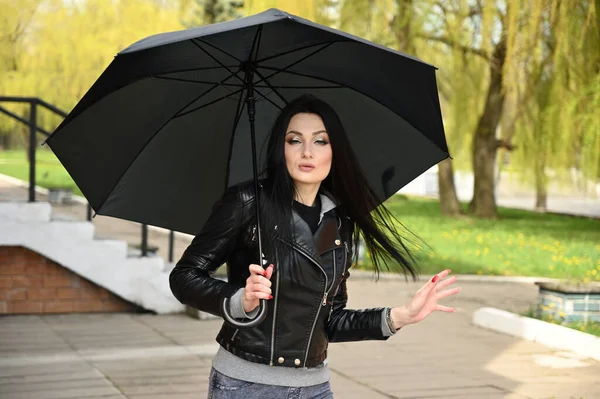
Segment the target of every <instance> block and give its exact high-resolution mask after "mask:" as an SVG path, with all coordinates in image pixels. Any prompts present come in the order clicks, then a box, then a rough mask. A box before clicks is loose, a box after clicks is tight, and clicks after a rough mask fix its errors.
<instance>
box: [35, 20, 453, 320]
mask: <svg viewBox="0 0 600 399" xmlns="http://www.w3.org/2000/svg"><path fill="white" fill-rule="evenodd" d="M435 70H436V68H435V67H434V66H432V65H429V64H426V63H424V62H422V61H420V60H418V59H416V58H414V57H410V56H407V55H405V54H401V53H399V52H397V51H394V50H391V49H389V48H386V47H383V46H381V45H378V44H374V43H371V42H369V41H367V40H363V39H361V38H358V37H355V36H352V35H350V34H347V33H344V32H340V31H338V30H335V29H331V28H328V27H325V26H322V25H319V24H316V23H313V22H310V21H308V20H305V19H302V18H299V17H296V16H293V15H290V14H288V13H285V12H283V11H280V10H277V9H271V10H268V11H265V12H263V13H260V14H257V15H253V16H250V17H247V18H241V19H238V20H234V21H230V22H224V23H219V24H214V25H208V26H204V27H200V28H195V29H188V30H184V31H178V32H170V33H163V34H158V35H154V36H150V37H148V38H145V39H143V40H140V41H139V42H137V43H134V44H133V45H131V46H129V47H128V48H126V49H124V50H123V51H121V52H120V53H118V54H117V55H116V57H115V59H114V60H113V61H112V63H111V64H110V65H109V66H108V68H107V69H106V70H105V71H104V72H103V73H102V75H101V76H100V77H99V78H98V80H97V81H96V82H95V83H94V85H93V86H92V87H91V88H90V90H89V91H88V92H87V93H86V94H85V96H84V97H83V98H82V99H81V101H80V102H79V103H78V104H77V105H76V106H75V108H74V109H73V110H72V111H71V113H70V114H69V115H68V116H67V118H65V120H64V121H63V122H62V123H61V124H60V126H59V127H58V128H57V129H56V130H55V131H54V133H53V134H52V135H51V136H50V137H49V138H48V139H47V140H46V142H47V143H48V145H49V146H50V148H51V149H52V150H53V151H54V153H55V154H56V156H57V157H58V159H59V160H60V161H61V162H62V164H63V165H64V167H65V168H66V170H67V171H68V172H69V174H70V175H71V177H72V178H73V180H74V181H75V183H76V184H77V185H78V187H79V188H80V189H81V191H82V193H83V195H84V196H85V197H86V198H87V200H88V201H89V203H90V205H91V206H92V208H93V209H94V210H95V212H96V213H97V214H101V215H107V216H113V217H117V218H121V219H126V220H132V221H135V222H139V223H144V224H149V225H154V226H159V227H163V228H166V229H170V230H175V231H180V232H185V233H188V234H196V233H197V232H198V231H199V229H200V228H201V227H202V225H203V224H204V222H205V221H206V219H207V218H208V216H209V214H210V212H211V208H212V205H213V204H214V203H215V201H217V200H218V199H219V197H220V196H221V195H222V194H223V192H224V191H225V189H226V188H227V187H229V186H232V185H234V184H236V183H239V182H242V181H246V180H249V179H252V178H254V181H255V188H257V176H258V175H257V173H258V172H257V165H258V164H261V163H262V161H263V160H262V159H258V157H259V155H260V154H257V151H256V148H257V146H262V143H264V141H265V140H266V138H267V135H268V133H269V129H270V127H271V125H272V123H273V122H274V119H275V117H276V115H277V113H278V112H279V111H280V109H281V108H283V107H284V106H285V104H286V103H287V102H288V101H290V100H291V99H293V98H295V97H297V96H299V95H301V94H304V93H312V94H315V95H316V96H318V97H320V98H321V99H323V100H325V101H326V102H328V103H329V104H331V105H332V106H333V108H334V109H335V110H336V111H337V113H338V114H339V116H340V118H341V120H342V121H343V122H344V126H345V129H346V130H347V134H348V136H349V140H350V142H351V143H352V145H353V148H354V151H355V152H356V155H357V157H358V159H359V162H360V163H361V166H362V168H363V170H364V172H365V174H366V176H367V178H368V179H369V181H370V183H371V184H372V186H373V189H374V190H375V192H376V193H377V194H378V195H379V197H380V200H381V201H382V202H383V201H384V200H385V199H387V198H389V197H390V196H391V195H393V194H394V193H395V192H396V191H398V190H399V189H400V188H401V187H403V186H404V185H406V184H407V183H409V182H410V181H411V180H413V179H414V178H415V177H417V176H418V175H420V174H421V173H423V172H424V171H425V170H427V169H428V168H430V167H431V166H433V165H435V164H436V163H438V162H439V161H441V160H443V159H445V158H447V157H449V155H448V148H447V145H446V140H445V136H444V128H443V124H442V116H441V112H440V106H439V99H438V94H437V87H436V79H435ZM244 113H247V114H248V116H249V117H248V118H245V117H242V115H243V114H244ZM255 114H256V116H257V118H256V120H255V117H254V116H255ZM255 129H256V132H255ZM249 148H251V149H252V151H248V149H249ZM257 191H258V190H257ZM256 209H257V220H259V218H258V209H259V207H256ZM258 231H259V233H260V226H259V228H258ZM258 237H259V240H258V243H259V254H261V253H262V244H261V239H260V234H259V235H258ZM259 259H260V257H259ZM264 309H265V307H264V301H261V310H262V313H263V314H264Z"/></svg>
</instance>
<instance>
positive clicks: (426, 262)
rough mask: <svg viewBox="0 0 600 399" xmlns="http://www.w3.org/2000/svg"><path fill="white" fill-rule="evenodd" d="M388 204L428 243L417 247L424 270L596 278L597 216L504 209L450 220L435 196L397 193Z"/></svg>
mask: <svg viewBox="0 0 600 399" xmlns="http://www.w3.org/2000/svg"><path fill="white" fill-rule="evenodd" d="M386 204H387V206H388V208H389V209H390V211H392V213H393V214H394V215H395V216H396V217H397V218H398V219H399V220H400V221H401V222H402V224H403V225H404V226H406V227H407V228H408V229H409V230H410V231H412V232H413V233H415V234H416V235H418V236H420V237H421V239H422V240H423V241H424V243H426V244H427V246H422V248H423V249H422V250H421V251H420V260H421V265H422V269H423V271H424V272H435V271H438V270H439V269H440V268H450V269H452V270H453V271H455V272H458V273H468V274H487V275H505V276H511V275H513V276H514V275H522V276H546V277H558V278H563V277H567V278H577V279H582V280H586V279H587V280H592V281H594V280H597V281H600V220H593V219H587V218H580V217H570V216H562V215H553V214H540V213H536V212H528V211H522V210H514V209H506V208H499V214H500V218H499V220H483V219H477V218H472V217H466V216H465V217H461V218H457V219H454V218H445V217H442V216H441V215H440V212H439V202H438V201H435V200H426V199H415V198H409V199H403V197H402V196H397V197H394V198H393V199H391V200H389V201H388V202H387V203H386ZM463 206H464V207H466V204H463ZM428 247H429V248H428Z"/></svg>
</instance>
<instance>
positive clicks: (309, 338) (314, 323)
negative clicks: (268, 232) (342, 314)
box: [294, 246, 335, 367]
mask: <svg viewBox="0 0 600 399" xmlns="http://www.w3.org/2000/svg"><path fill="white" fill-rule="evenodd" d="M294 248H295V249H296V250H297V251H298V252H300V253H301V254H302V255H304V256H306V257H307V258H308V260H310V261H311V262H312V263H314V264H315V265H317V267H318V268H319V269H320V270H321V271H322V272H323V275H324V276H325V290H324V291H323V303H322V306H319V308H318V309H317V315H316V316H315V320H314V321H313V325H312V328H311V329H310V335H309V336H308V345H306V354H305V355H304V366H303V367H306V361H307V360H308V349H309V348H310V342H311V341H312V337H313V333H314V332H315V327H316V325H317V320H318V319H319V313H321V308H322V307H323V306H325V305H327V283H328V278H327V273H325V270H323V268H322V267H321V265H319V263H317V262H316V261H315V260H314V259H313V258H312V256H310V255H309V254H307V253H306V252H305V251H304V250H302V249H300V248H299V247H297V246H294ZM334 255H335V254H334Z"/></svg>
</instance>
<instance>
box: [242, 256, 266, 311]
mask: <svg viewBox="0 0 600 399" xmlns="http://www.w3.org/2000/svg"><path fill="white" fill-rule="evenodd" d="M248 269H249V270H250V277H248V278H247V279H246V287H245V288H244V295H243V296H242V305H243V306H244V312H246V313H250V312H252V311H253V310H254V309H256V308H257V307H258V304H259V300H260V299H273V296H272V295H271V276H272V275H273V265H272V264H271V265H269V266H267V268H266V269H263V268H262V267H261V266H259V265H255V264H251V265H250V266H249V267H248Z"/></svg>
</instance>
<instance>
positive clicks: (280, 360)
mask: <svg viewBox="0 0 600 399" xmlns="http://www.w3.org/2000/svg"><path fill="white" fill-rule="evenodd" d="M277 361H278V362H279V364H281V363H283V362H284V361H285V359H284V358H282V357H280V358H279V359H277Z"/></svg>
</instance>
